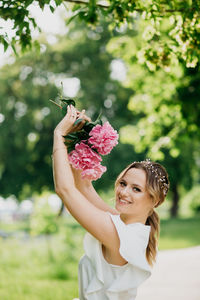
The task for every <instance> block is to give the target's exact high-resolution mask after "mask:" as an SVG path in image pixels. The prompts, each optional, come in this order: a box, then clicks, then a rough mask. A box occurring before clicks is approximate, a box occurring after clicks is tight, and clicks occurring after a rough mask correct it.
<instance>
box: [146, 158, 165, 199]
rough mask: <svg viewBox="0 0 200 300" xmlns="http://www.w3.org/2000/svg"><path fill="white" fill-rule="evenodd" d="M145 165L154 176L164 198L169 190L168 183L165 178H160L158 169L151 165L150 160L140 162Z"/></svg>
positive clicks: (160, 174)
mask: <svg viewBox="0 0 200 300" xmlns="http://www.w3.org/2000/svg"><path fill="white" fill-rule="evenodd" d="M141 162H142V163H144V164H145V166H146V168H147V169H148V170H150V171H151V172H152V173H154V174H155V177H156V178H157V180H158V182H159V184H160V188H161V189H162V190H163V194H164V195H165V196H166V195H167V192H168V189H169V183H168V180H167V177H166V176H162V173H161V172H159V171H158V169H157V168H156V167H155V166H154V165H153V164H152V162H151V160H150V159H149V158H147V159H146V160H143V161H141Z"/></svg>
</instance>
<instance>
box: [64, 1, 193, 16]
mask: <svg viewBox="0 0 200 300" xmlns="http://www.w3.org/2000/svg"><path fill="white" fill-rule="evenodd" d="M64 1H65V2H70V3H74V4H89V2H88V1H82V0H64ZM96 5H97V6H99V7H102V8H106V9H107V8H109V7H110V6H109V5H104V4H101V3H97V4H96ZM134 10H135V11H138V12H144V11H146V10H143V9H141V8H134ZM192 10H196V8H195V7H190V8H187V9H185V8H180V9H163V10H161V11H158V10H155V9H151V10H149V12H157V13H175V12H184V11H192Z"/></svg>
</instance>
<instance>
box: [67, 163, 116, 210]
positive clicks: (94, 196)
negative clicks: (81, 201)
mask: <svg viewBox="0 0 200 300" xmlns="http://www.w3.org/2000/svg"><path fill="white" fill-rule="evenodd" d="M71 169H72V173H73V176H74V180H75V185H76V187H77V189H78V190H79V191H80V192H81V193H82V194H83V195H84V196H85V197H86V198H87V199H88V200H89V201H90V202H91V203H92V204H94V205H95V206H96V207H97V208H100V209H101V210H103V211H109V212H110V213H112V214H113V215H118V214H119V212H118V211H117V210H116V209H114V208H112V207H110V206H109V205H108V204H107V203H106V202H104V201H103V199H102V198H101V197H100V196H99V194H98V193H97V192H96V190H95V188H94V187H93V185H92V182H91V180H88V179H82V177H81V171H80V170H76V169H74V168H72V167H71Z"/></svg>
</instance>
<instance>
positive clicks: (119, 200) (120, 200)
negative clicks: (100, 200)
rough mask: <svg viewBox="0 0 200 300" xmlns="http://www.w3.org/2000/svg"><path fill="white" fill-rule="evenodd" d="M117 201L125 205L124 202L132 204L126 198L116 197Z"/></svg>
mask: <svg viewBox="0 0 200 300" xmlns="http://www.w3.org/2000/svg"><path fill="white" fill-rule="evenodd" d="M118 202H119V203H120V204H122V205H125V204H132V202H130V201H128V200H124V199H121V198H120V197H118Z"/></svg>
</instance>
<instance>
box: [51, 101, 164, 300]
mask: <svg viewBox="0 0 200 300" xmlns="http://www.w3.org/2000/svg"><path fill="white" fill-rule="evenodd" d="M77 118H83V119H85V120H88V118H87V116H85V115H84V111H82V112H81V113H79V112H77V111H76V109H75V108H74V107H73V106H68V111H67V114H66V116H65V117H64V118H63V119H62V120H61V122H60V123H59V124H58V125H57V127H56V128H55V130H54V144H53V173H54V183H55V190H56V193H57V194H58V195H59V197H60V198H61V199H62V201H63V202H64V204H65V206H66V207H67V209H68V210H69V212H70V213H71V214H72V216H73V217H74V218H75V219H76V220H77V221H78V222H79V223H80V224H81V226H83V227H84V228H85V229H86V230H87V232H88V233H87V234H86V236H85V238H84V249H85V255H84V256H83V257H82V258H81V260H80V263H79V298H80V300H85V299H88V300H106V299H110V300H134V299H135V297H136V294H137V287H138V286H139V285H140V284H141V283H142V282H143V281H144V280H146V279H147V278H148V277H149V276H150V274H151V266H152V265H153V262H154V261H155V258H156V252H157V239H158V235H159V217H158V215H157V213H156V212H155V210H154V207H157V206H159V205H160V204H161V203H162V202H163V201H164V199H165V196H166V194H167V191H168V188H169V181H168V175H167V172H166V170H165V169H164V168H163V167H162V166H161V165H160V164H158V163H154V162H150V161H149V160H146V161H142V162H134V163H132V164H130V165H129V166H128V167H127V168H126V169H125V170H124V171H122V173H121V174H120V175H119V176H118V178H117V180H116V184H115V193H116V204H115V209H114V208H111V207H110V206H108V205H107V204H106V203H105V202H104V201H103V200H102V199H101V198H100V197H99V195H98V194H97V193H96V191H95V189H94V188H93V186H92V183H91V182H90V181H89V180H83V179H81V176H80V171H78V170H74V169H73V168H71V166H70V164H69V161H68V155H67V154H68V153H67V148H66V146H65V144H64V139H63V136H64V135H66V134H68V133H70V132H71V131H74V130H79V129H80V128H81V126H83V124H84V121H83V122H81V123H80V124H79V125H77V126H76V127H74V126H73V123H74V122H75V120H76V119H77Z"/></svg>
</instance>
